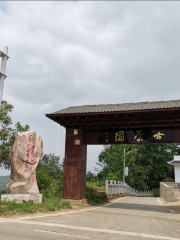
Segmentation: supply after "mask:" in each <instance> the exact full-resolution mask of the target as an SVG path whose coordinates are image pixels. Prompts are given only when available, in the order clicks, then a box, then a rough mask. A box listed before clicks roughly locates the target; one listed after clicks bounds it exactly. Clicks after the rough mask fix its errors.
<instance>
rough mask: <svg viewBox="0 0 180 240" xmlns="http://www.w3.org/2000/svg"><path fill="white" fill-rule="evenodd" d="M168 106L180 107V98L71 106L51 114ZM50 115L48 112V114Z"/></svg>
mask: <svg viewBox="0 0 180 240" xmlns="http://www.w3.org/2000/svg"><path fill="white" fill-rule="evenodd" d="M167 108H180V100H172V101H158V102H139V103H122V104H100V105H84V106H76V107H69V108H65V109H63V110H60V111H57V112H54V113H51V114H58V115H59V114H60V115H61V114H78V113H81V114H83V113H103V112H122V111H123V112H124V111H125V112H126V111H138V110H153V109H154V110H155V109H167ZM47 115H48V114H47Z"/></svg>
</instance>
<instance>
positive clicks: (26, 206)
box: [0, 197, 71, 216]
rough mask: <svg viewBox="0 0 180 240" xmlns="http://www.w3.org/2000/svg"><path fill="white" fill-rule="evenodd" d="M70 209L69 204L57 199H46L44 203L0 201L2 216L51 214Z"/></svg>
mask: <svg viewBox="0 0 180 240" xmlns="http://www.w3.org/2000/svg"><path fill="white" fill-rule="evenodd" d="M69 208H71V205H70V203H69V202H62V201H61V199H60V198H57V197H52V198H47V197H44V198H43V202H42V203H15V202H1V201H0V216H5V215H14V214H20V213H37V212H50V211H58V210H60V209H69Z"/></svg>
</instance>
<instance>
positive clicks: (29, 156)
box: [25, 135, 35, 172]
mask: <svg viewBox="0 0 180 240" xmlns="http://www.w3.org/2000/svg"><path fill="white" fill-rule="evenodd" d="M30 163H32V164H33V163H35V145H32V135H29V136H28V145H27V151H26V165H25V172H28V170H29V164H30Z"/></svg>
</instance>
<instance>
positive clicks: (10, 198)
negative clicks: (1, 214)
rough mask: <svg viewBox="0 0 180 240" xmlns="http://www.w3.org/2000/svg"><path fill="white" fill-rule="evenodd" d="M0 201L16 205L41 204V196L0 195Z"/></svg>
mask: <svg viewBox="0 0 180 240" xmlns="http://www.w3.org/2000/svg"><path fill="white" fill-rule="evenodd" d="M1 201H2V202H3V201H6V202H13V201H15V202H16V203H26V202H31V203H41V202H42V194H1Z"/></svg>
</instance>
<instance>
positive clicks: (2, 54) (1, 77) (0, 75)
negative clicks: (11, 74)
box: [0, 46, 9, 109]
mask: <svg viewBox="0 0 180 240" xmlns="http://www.w3.org/2000/svg"><path fill="white" fill-rule="evenodd" d="M0 57H2V62H1V70H0V109H1V102H2V94H3V87H4V80H5V78H6V77H7V76H6V75H5V73H6V62H7V60H8V58H9V57H8V46H4V47H3V51H0Z"/></svg>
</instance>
